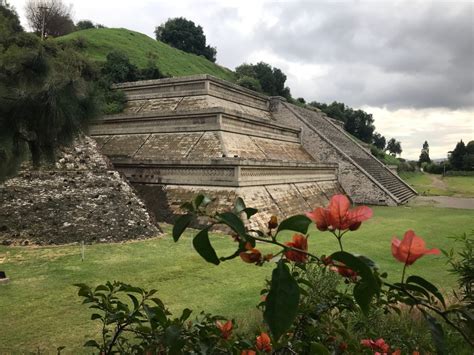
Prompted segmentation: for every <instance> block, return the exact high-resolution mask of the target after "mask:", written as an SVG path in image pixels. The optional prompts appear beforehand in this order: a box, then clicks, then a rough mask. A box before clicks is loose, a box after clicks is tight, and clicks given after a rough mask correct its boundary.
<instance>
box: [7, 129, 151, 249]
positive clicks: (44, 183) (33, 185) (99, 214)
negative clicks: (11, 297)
mask: <svg viewBox="0 0 474 355" xmlns="http://www.w3.org/2000/svg"><path fill="white" fill-rule="evenodd" d="M157 234H159V230H158V228H157V226H156V225H155V224H154V221H153V219H152V217H151V216H150V214H149V213H148V211H147V209H146V207H145V205H144V203H143V202H142V201H141V200H140V199H139V198H138V196H137V195H136V192H135V190H134V189H133V188H132V187H131V185H129V184H128V182H127V181H126V180H125V179H124V178H123V177H122V176H121V175H120V174H119V173H118V172H117V171H114V170H112V168H111V166H110V165H109V163H108V160H107V158H105V157H104V156H103V155H102V154H100V153H99V151H98V149H97V144H96V143H95V141H94V140H93V139H91V138H88V137H82V138H80V139H78V140H77V141H76V142H75V144H74V145H73V147H71V148H64V149H62V151H61V152H60V154H59V155H58V159H57V161H56V163H55V164H54V165H52V166H51V165H50V166H46V167H43V168H42V169H40V170H32V169H31V168H28V167H25V169H23V170H22V171H20V173H19V174H18V175H17V176H16V177H15V178H12V179H10V180H7V181H6V182H5V183H3V184H2V185H0V243H3V244H6V245H9V244H23V245H25V244H64V243H73V242H81V241H85V242H87V243H89V242H108V241H122V240H129V239H137V238H145V237H151V236H155V235H157Z"/></svg>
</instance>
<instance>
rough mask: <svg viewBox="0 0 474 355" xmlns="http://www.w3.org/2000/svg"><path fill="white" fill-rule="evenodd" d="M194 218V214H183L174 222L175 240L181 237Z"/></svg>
mask: <svg viewBox="0 0 474 355" xmlns="http://www.w3.org/2000/svg"><path fill="white" fill-rule="evenodd" d="M192 219H193V215H192V214H184V215H182V216H179V217H178V219H177V220H176V221H175V222H174V226H173V239H174V241H175V242H177V241H178V240H179V237H181V234H183V232H184V231H185V230H186V228H188V226H189V224H190V223H191V220H192Z"/></svg>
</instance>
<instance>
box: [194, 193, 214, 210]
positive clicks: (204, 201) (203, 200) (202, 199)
mask: <svg viewBox="0 0 474 355" xmlns="http://www.w3.org/2000/svg"><path fill="white" fill-rule="evenodd" d="M211 202H212V200H211V199H210V198H209V197H207V196H204V195H197V196H196V198H195V199H194V202H193V203H194V207H195V209H199V207H201V206H203V207H206V206H207V205H208V204H210V203H211Z"/></svg>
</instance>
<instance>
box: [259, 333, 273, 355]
mask: <svg viewBox="0 0 474 355" xmlns="http://www.w3.org/2000/svg"><path fill="white" fill-rule="evenodd" d="M256 346H257V349H258V350H261V351H264V352H266V353H269V352H271V351H272V343H271V340H270V337H269V336H268V334H267V333H264V332H262V333H261V334H260V335H259V336H258V337H257V343H256Z"/></svg>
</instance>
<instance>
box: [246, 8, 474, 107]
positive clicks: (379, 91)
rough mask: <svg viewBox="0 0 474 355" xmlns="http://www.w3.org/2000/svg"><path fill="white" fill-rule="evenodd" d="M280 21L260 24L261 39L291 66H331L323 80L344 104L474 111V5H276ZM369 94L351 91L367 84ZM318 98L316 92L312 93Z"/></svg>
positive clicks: (322, 96) (331, 96) (330, 95)
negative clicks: (466, 109)
mask: <svg viewBox="0 0 474 355" xmlns="http://www.w3.org/2000/svg"><path fill="white" fill-rule="evenodd" d="M266 11H269V12H272V13H275V14H276V15H277V17H278V21H277V22H276V23H275V24H274V25H272V26H268V25H266V24H264V23H260V24H257V26H256V28H255V40H256V41H258V42H259V43H261V44H262V45H263V47H264V48H266V49H267V50H269V51H271V52H273V53H274V54H275V55H276V56H278V57H280V58H282V59H285V60H287V61H289V62H293V63H294V62H301V63H313V64H319V65H329V66H331V69H330V70H329V72H328V73H327V75H326V76H325V77H322V78H321V77H320V78H319V80H325V81H331V82H332V83H331V84H328V83H325V84H321V83H315V87H321V86H322V85H324V86H325V87H326V88H327V87H328V86H329V87H332V88H333V90H334V91H324V92H318V93H317V94H318V96H317V97H315V98H317V99H319V100H322V101H332V100H339V101H344V102H347V103H349V104H351V105H355V106H360V105H363V104H368V105H377V106H388V107H391V108H399V107H407V106H408V107H415V108H426V107H448V108H459V107H472V106H474V88H473V87H474V65H473V62H474V25H473V24H474V4H473V3H412V2H404V3H385V2H384V3H373V2H371V3H360V2H352V3H346V2H344V3H341V2H337V3H309V2H298V3H296V2H292V3H279V4H276V5H275V4H268V5H267V8H266ZM353 81H363V82H364V86H365V87H364V88H363V90H362V91H360V90H359V91H355V92H348V93H347V94H346V95H344V96H341V93H344V91H346V90H344V87H347V86H349V87H351V86H355V87H357V88H358V89H360V87H359V86H360V85H357V84H356V83H353ZM310 94H316V93H310Z"/></svg>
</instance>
